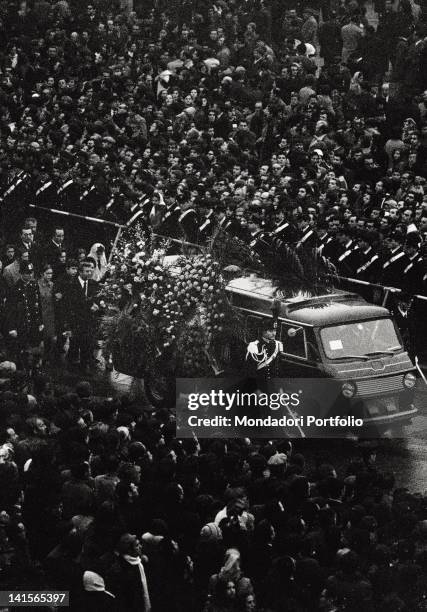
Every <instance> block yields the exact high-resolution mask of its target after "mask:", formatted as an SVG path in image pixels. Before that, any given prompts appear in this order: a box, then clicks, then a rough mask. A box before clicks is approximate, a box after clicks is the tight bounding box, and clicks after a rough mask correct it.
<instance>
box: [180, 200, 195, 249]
mask: <svg viewBox="0 0 427 612" xmlns="http://www.w3.org/2000/svg"><path fill="white" fill-rule="evenodd" d="M178 223H179V225H180V226H181V228H182V230H183V232H184V235H185V240H186V241H187V242H194V243H195V242H196V241H197V237H198V233H199V219H198V215H197V213H196V211H195V209H194V208H193V206H192V204H191V203H190V202H188V203H187V204H185V205H183V206H182V212H181V214H180V216H179V218H178Z"/></svg>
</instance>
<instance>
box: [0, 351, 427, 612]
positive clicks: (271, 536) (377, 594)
mask: <svg viewBox="0 0 427 612" xmlns="http://www.w3.org/2000/svg"><path fill="white" fill-rule="evenodd" d="M0 368H1V374H2V379H1V381H2V383H1V384H2V390H1V394H2V411H1V421H2V440H1V442H2V444H1V446H0V481H1V488H0V504H1V508H2V512H1V513H0V579H1V584H2V588H3V589H9V590H17V589H19V590H22V589H27V590H28V589H31V590H45V589H50V590H56V591H60V592H62V591H64V590H67V591H69V592H70V608H71V609H72V610H76V611H77V610H78V611H79V612H86V611H87V612H89V611H93V610H95V611H96V610H99V611H101V610H103V611H105V612H107V611H110V610H111V611H121V612H133V611H135V612H137V611H138V612H140V611H141V610H143V611H145V612H146V611H149V610H152V611H153V612H155V611H159V612H163V611H164V610H171V611H177V612H189V611H191V610H194V611H196V610H199V611H204V612H238V611H239V610H241V611H245V612H249V611H250V612H256V611H257V610H258V611H261V610H262V611H265V612H275V611H278V612H285V611H286V612H287V611H289V610H293V611H295V612H297V611H298V612H313V611H314V610H323V611H325V612H333V611H336V610H342V611H355V610H357V609H360V606H363V608H364V609H365V610H369V611H371V610H372V611H384V612H385V611H386V610H387V611H388V610H395V611H408V612H409V611H411V612H412V611H422V610H425V601H426V585H425V572H426V570H427V561H426V526H427V519H426V512H427V510H426V499H425V497H424V496H422V495H417V494H411V493H409V492H408V490H407V489H395V487H394V477H393V475H392V474H391V473H387V472H383V471H381V470H379V469H377V467H376V464H375V449H374V448H371V449H366V450H365V451H364V452H363V453H362V452H361V451H357V450H354V451H352V452H350V453H347V457H348V460H347V462H345V464H344V465H341V466H340V468H339V470H340V471H339V473H337V470H336V468H335V467H334V464H333V463H332V461H333V459H332V457H333V456H334V453H335V450H334V447H333V446H331V444H329V446H328V450H327V451H326V450H325V446H324V445H323V447H322V443H320V445H318V447H317V448H310V447H309V445H308V442H307V441H306V440H304V441H299V442H300V443H301V446H302V442H304V447H303V449H302V450H304V454H301V453H300V452H298V447H297V448H293V445H292V443H291V442H290V441H289V440H282V441H277V442H271V441H266V440H264V441H262V442H260V441H257V440H249V439H244V440H230V441H224V440H219V439H218V440H209V441H200V442H199V441H198V440H197V439H188V440H177V439H176V438H175V427H174V420H173V417H172V416H171V414H170V413H168V412H167V411H159V412H156V413H154V412H153V413H151V412H147V411H144V410H142V409H141V406H140V403H139V402H138V401H135V400H132V399H131V398H129V397H127V396H124V397H122V398H121V399H113V398H111V397H100V396H95V395H94V392H93V389H92V388H91V385H90V384H89V383H87V382H80V383H78V384H77V385H76V386H75V388H74V389H72V390H69V389H68V390H67V389H64V388H61V387H60V386H59V385H58V384H56V385H55V384H53V385H52V383H51V382H50V381H49V380H48V379H47V377H43V376H38V377H37V378H36V379H35V380H34V381H33V386H32V388H31V389H29V388H28V386H27V383H26V382H25V381H24V380H23V379H22V378H20V377H18V376H16V374H14V372H13V367H12V364H11V363H10V362H2V363H1V364H0ZM6 381H7V383H8V385H7V390H5V388H6ZM306 453H308V458H309V459H310V460H309V461H306V457H305V455H306ZM306 456H307V455H306Z"/></svg>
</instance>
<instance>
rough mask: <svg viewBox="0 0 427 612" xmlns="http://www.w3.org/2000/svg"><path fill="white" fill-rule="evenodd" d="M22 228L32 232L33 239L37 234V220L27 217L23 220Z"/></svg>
mask: <svg viewBox="0 0 427 612" xmlns="http://www.w3.org/2000/svg"><path fill="white" fill-rule="evenodd" d="M24 228H25V229H30V230H31V231H32V232H33V238H34V236H35V235H36V233H37V219H34V217H28V218H27V219H25V221H24Z"/></svg>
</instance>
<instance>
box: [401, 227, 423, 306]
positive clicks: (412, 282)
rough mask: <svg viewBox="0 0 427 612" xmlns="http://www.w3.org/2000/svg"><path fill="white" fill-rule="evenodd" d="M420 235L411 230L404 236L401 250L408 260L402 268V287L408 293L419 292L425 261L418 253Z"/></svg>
mask: <svg viewBox="0 0 427 612" xmlns="http://www.w3.org/2000/svg"><path fill="white" fill-rule="evenodd" d="M420 242H421V239H420V236H419V234H418V233H417V232H412V233H410V234H408V235H407V236H406V241H405V245H404V247H403V250H404V251H405V254H406V256H407V258H408V260H409V263H408V264H407V266H406V267H405V268H404V269H403V279H402V287H403V289H404V291H406V292H407V293H410V294H417V293H421V291H422V284H423V276H424V273H425V262H424V258H423V256H422V254H421V253H420Z"/></svg>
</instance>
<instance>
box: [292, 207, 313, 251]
mask: <svg viewBox="0 0 427 612" xmlns="http://www.w3.org/2000/svg"><path fill="white" fill-rule="evenodd" d="M297 225H298V230H299V238H298V242H297V244H296V248H297V249H300V248H304V249H315V248H316V247H317V242H318V239H317V234H316V232H315V231H314V229H313V228H312V227H310V217H309V216H308V215H306V214H302V215H300V217H299V218H298V219H297Z"/></svg>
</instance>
